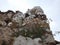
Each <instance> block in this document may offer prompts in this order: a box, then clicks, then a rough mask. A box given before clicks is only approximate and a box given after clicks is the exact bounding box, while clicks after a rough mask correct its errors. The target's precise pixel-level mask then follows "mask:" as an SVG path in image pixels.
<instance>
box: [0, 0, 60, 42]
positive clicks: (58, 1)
mask: <svg viewBox="0 0 60 45" xmlns="http://www.w3.org/2000/svg"><path fill="white" fill-rule="evenodd" d="M34 6H41V7H42V9H43V10H44V12H45V14H46V15H47V17H48V19H49V18H51V19H52V20H53V21H52V22H51V23H50V27H51V30H52V32H53V33H55V32H56V31H60V15H59V14H60V0H0V10H1V11H7V10H13V11H16V10H20V11H22V12H26V11H27V9H28V8H29V9H30V8H32V7H34ZM55 39H56V40H58V41H60V35H59V34H56V36H55Z"/></svg>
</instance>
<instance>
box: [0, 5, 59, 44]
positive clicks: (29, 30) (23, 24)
mask: <svg viewBox="0 0 60 45" xmlns="http://www.w3.org/2000/svg"><path fill="white" fill-rule="evenodd" d="M0 45H60V43H57V41H55V40H54V37H53V35H52V31H51V30H50V26H49V22H48V19H47V17H46V15H45V14H44V11H43V10H42V9H41V7H40V6H35V7H34V8H32V9H28V10H27V11H26V13H24V14H23V13H22V12H20V11H16V12H13V11H11V10H8V11H7V12H1V11H0Z"/></svg>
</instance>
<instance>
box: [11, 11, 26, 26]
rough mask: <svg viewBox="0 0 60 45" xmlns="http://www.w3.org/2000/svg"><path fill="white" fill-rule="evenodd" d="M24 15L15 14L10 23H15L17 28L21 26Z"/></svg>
mask: <svg viewBox="0 0 60 45" xmlns="http://www.w3.org/2000/svg"><path fill="white" fill-rule="evenodd" d="M24 17H25V16H24V14H23V13H21V12H18V13H16V14H15V15H14V16H13V19H12V21H13V22H14V21H15V22H17V23H18V24H19V26H22V23H23V19H24Z"/></svg>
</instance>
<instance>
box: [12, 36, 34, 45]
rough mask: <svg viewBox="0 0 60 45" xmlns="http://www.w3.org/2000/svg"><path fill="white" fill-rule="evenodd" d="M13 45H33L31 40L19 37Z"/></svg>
mask: <svg viewBox="0 0 60 45" xmlns="http://www.w3.org/2000/svg"><path fill="white" fill-rule="evenodd" d="M13 45H34V43H33V40H32V39H31V38H26V37H23V36H19V37H18V38H16V39H15V42H14V43H13Z"/></svg>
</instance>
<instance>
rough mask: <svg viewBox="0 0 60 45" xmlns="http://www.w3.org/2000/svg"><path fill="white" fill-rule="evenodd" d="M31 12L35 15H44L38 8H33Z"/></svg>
mask: <svg viewBox="0 0 60 45" xmlns="http://www.w3.org/2000/svg"><path fill="white" fill-rule="evenodd" d="M31 12H33V13H34V14H37V15H39V14H43V13H44V12H43V10H42V8H41V7H40V6H35V7H34V8H32V9H31Z"/></svg>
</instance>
